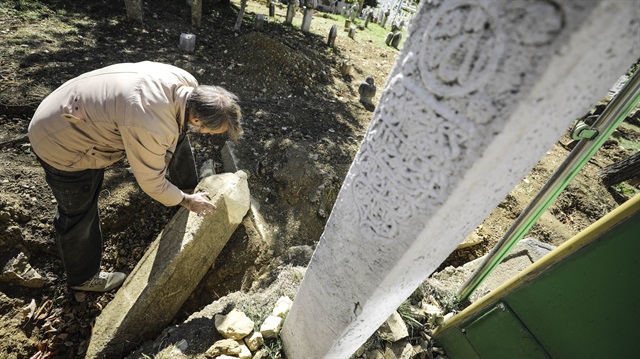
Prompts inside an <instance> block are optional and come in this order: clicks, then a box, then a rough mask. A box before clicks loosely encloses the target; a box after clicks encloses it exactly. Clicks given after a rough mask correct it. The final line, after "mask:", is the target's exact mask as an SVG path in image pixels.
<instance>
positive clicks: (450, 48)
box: [281, 0, 640, 358]
mask: <svg viewBox="0 0 640 359" xmlns="http://www.w3.org/2000/svg"><path fill="white" fill-rule="evenodd" d="M587 4H588V5H587ZM638 18H640V7H638V6H637V1H609V0H601V1H597V0H594V1H589V2H588V3H585V2H584V0H563V1H542V0H540V1H536V0H532V1H495V0H456V1H430V2H429V1H422V2H421V5H420V12H419V13H418V14H416V16H415V17H414V19H413V24H412V25H411V27H410V28H411V31H412V33H410V34H409V36H408V37H407V39H406V40H405V42H404V45H403V49H402V51H401V52H400V53H399V54H398V57H397V60H396V64H395V67H394V68H393V70H392V72H391V73H390V75H389V78H388V81H387V84H386V85H385V86H384V91H383V93H382V95H381V97H380V100H379V102H378V104H377V109H376V110H375V112H374V114H373V118H372V119H371V123H370V125H369V128H368V130H367V133H366V134H365V136H364V139H363V140H362V145H361V147H360V149H359V150H358V153H357V154H356V156H355V158H354V161H353V164H352V165H351V167H350V169H349V173H348V174H347V175H346V177H345V180H344V182H343V185H342V188H341V189H340V193H339V194H338V198H337V199H336V202H335V203H336V204H335V206H334V207H333V209H332V212H331V215H330V217H329V219H328V221H327V225H326V227H325V229H324V232H323V234H322V236H321V238H320V242H319V243H318V245H317V247H316V249H315V252H314V254H313V257H312V259H311V262H310V263H309V265H308V267H307V271H306V273H305V276H304V280H303V282H302V284H301V286H300V288H299V290H298V293H297V294H296V297H295V299H294V302H293V306H292V308H291V310H290V312H289V315H288V317H287V319H286V321H285V323H284V326H283V328H282V332H281V338H282V342H283V346H284V350H285V353H286V356H287V357H288V358H349V357H350V356H351V355H352V354H353V353H354V352H355V351H356V350H357V349H358V348H359V347H360V346H361V345H362V344H363V343H364V342H365V341H366V340H367V339H368V338H369V337H370V336H371V335H372V334H373V333H374V332H375V331H376V329H378V328H379V327H380V325H381V324H382V323H384V322H385V321H386V320H387V319H388V318H389V316H390V315H391V314H392V313H394V311H395V310H396V309H397V308H398V307H399V306H400V304H402V303H403V302H404V301H405V299H406V298H408V297H409V295H410V294H411V293H412V292H413V291H414V290H415V289H416V288H417V287H418V286H419V285H420V284H421V283H423V281H424V280H425V279H426V278H427V277H428V276H429V275H430V274H431V273H432V272H433V271H434V270H436V269H437V268H438V267H439V266H440V265H441V264H442V262H443V261H444V260H445V259H446V258H447V257H448V256H449V255H450V254H451V252H452V251H453V250H455V248H456V247H457V246H458V244H459V243H461V242H462V240H463V239H464V238H465V237H466V236H467V235H468V234H469V233H471V232H472V231H473V230H474V229H475V228H476V227H477V226H478V225H479V224H480V223H482V221H483V220H484V219H485V218H486V217H487V216H488V215H489V214H490V213H491V211H492V210H493V209H494V208H496V207H497V205H498V204H499V203H500V202H501V201H502V200H503V199H504V198H505V197H506V196H507V195H508V193H509V192H510V191H511V190H512V189H513V188H514V187H515V185H516V184H517V183H518V182H519V181H520V180H521V179H522V178H523V177H524V176H525V175H526V174H527V173H528V172H529V171H530V170H531V168H533V167H534V166H535V164H536V163H537V162H538V161H539V160H540V158H542V156H543V155H545V153H546V152H547V151H548V150H549V148H551V147H552V146H553V144H554V143H555V142H556V141H557V139H558V138H559V137H560V136H561V135H562V134H563V133H564V132H565V131H566V129H567V127H568V126H569V124H570V123H571V122H572V121H573V120H574V119H575V118H578V117H579V116H582V115H583V114H584V113H585V112H587V111H588V109H589V108H591V107H592V106H593V105H594V104H596V103H597V102H598V100H599V99H600V98H601V97H602V95H603V94H605V93H606V92H607V90H608V89H609V88H610V87H611V85H612V84H613V83H615V81H616V80H617V79H618V78H619V77H620V76H621V75H622V74H623V73H624V72H625V71H626V70H627V69H628V67H629V66H630V65H631V64H632V63H633V61H635V59H637V58H638V57H640V45H639V43H638V41H639V39H640V34H639V28H638ZM612 24H615V26H612ZM603 44H606V51H594V49H599V48H602V46H603Z"/></svg>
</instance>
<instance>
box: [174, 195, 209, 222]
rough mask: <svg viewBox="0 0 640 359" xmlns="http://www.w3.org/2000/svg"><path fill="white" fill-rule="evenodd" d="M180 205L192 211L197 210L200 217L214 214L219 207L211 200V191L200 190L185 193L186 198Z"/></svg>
mask: <svg viewBox="0 0 640 359" xmlns="http://www.w3.org/2000/svg"><path fill="white" fill-rule="evenodd" d="M180 205H181V206H182V207H184V208H186V209H188V210H190V211H191V212H195V213H197V214H198V216H200V217H206V216H208V215H211V214H214V213H215V212H216V210H217V209H218V207H216V205H215V204H213V203H211V202H210V201H209V192H199V193H194V194H187V193H185V194H184V199H183V200H182V202H180Z"/></svg>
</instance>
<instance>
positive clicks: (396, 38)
mask: <svg viewBox="0 0 640 359" xmlns="http://www.w3.org/2000/svg"><path fill="white" fill-rule="evenodd" d="M400 40H402V33H401V32H400V31H398V32H396V33H395V34H393V38H392V39H391V46H392V47H395V48H396V49H397V48H398V46H400Z"/></svg>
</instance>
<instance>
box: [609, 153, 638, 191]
mask: <svg viewBox="0 0 640 359" xmlns="http://www.w3.org/2000/svg"><path fill="white" fill-rule="evenodd" d="M637 176H640V151H638V152H636V153H635V154H633V155H631V156H629V157H627V158H625V159H623V160H620V161H618V162H616V163H613V164H611V165H609V166H607V167H605V168H603V169H602V171H600V179H601V180H602V183H604V185H605V186H613V185H615V184H618V183H620V182H623V181H626V180H629V179H631V178H634V177H637Z"/></svg>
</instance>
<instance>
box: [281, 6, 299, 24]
mask: <svg viewBox="0 0 640 359" xmlns="http://www.w3.org/2000/svg"><path fill="white" fill-rule="evenodd" d="M296 3H297V1H295V0H293V1H289V4H288V5H287V16H286V17H285V19H284V23H285V24H287V25H291V24H292V23H293V17H294V16H295V15H296Z"/></svg>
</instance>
